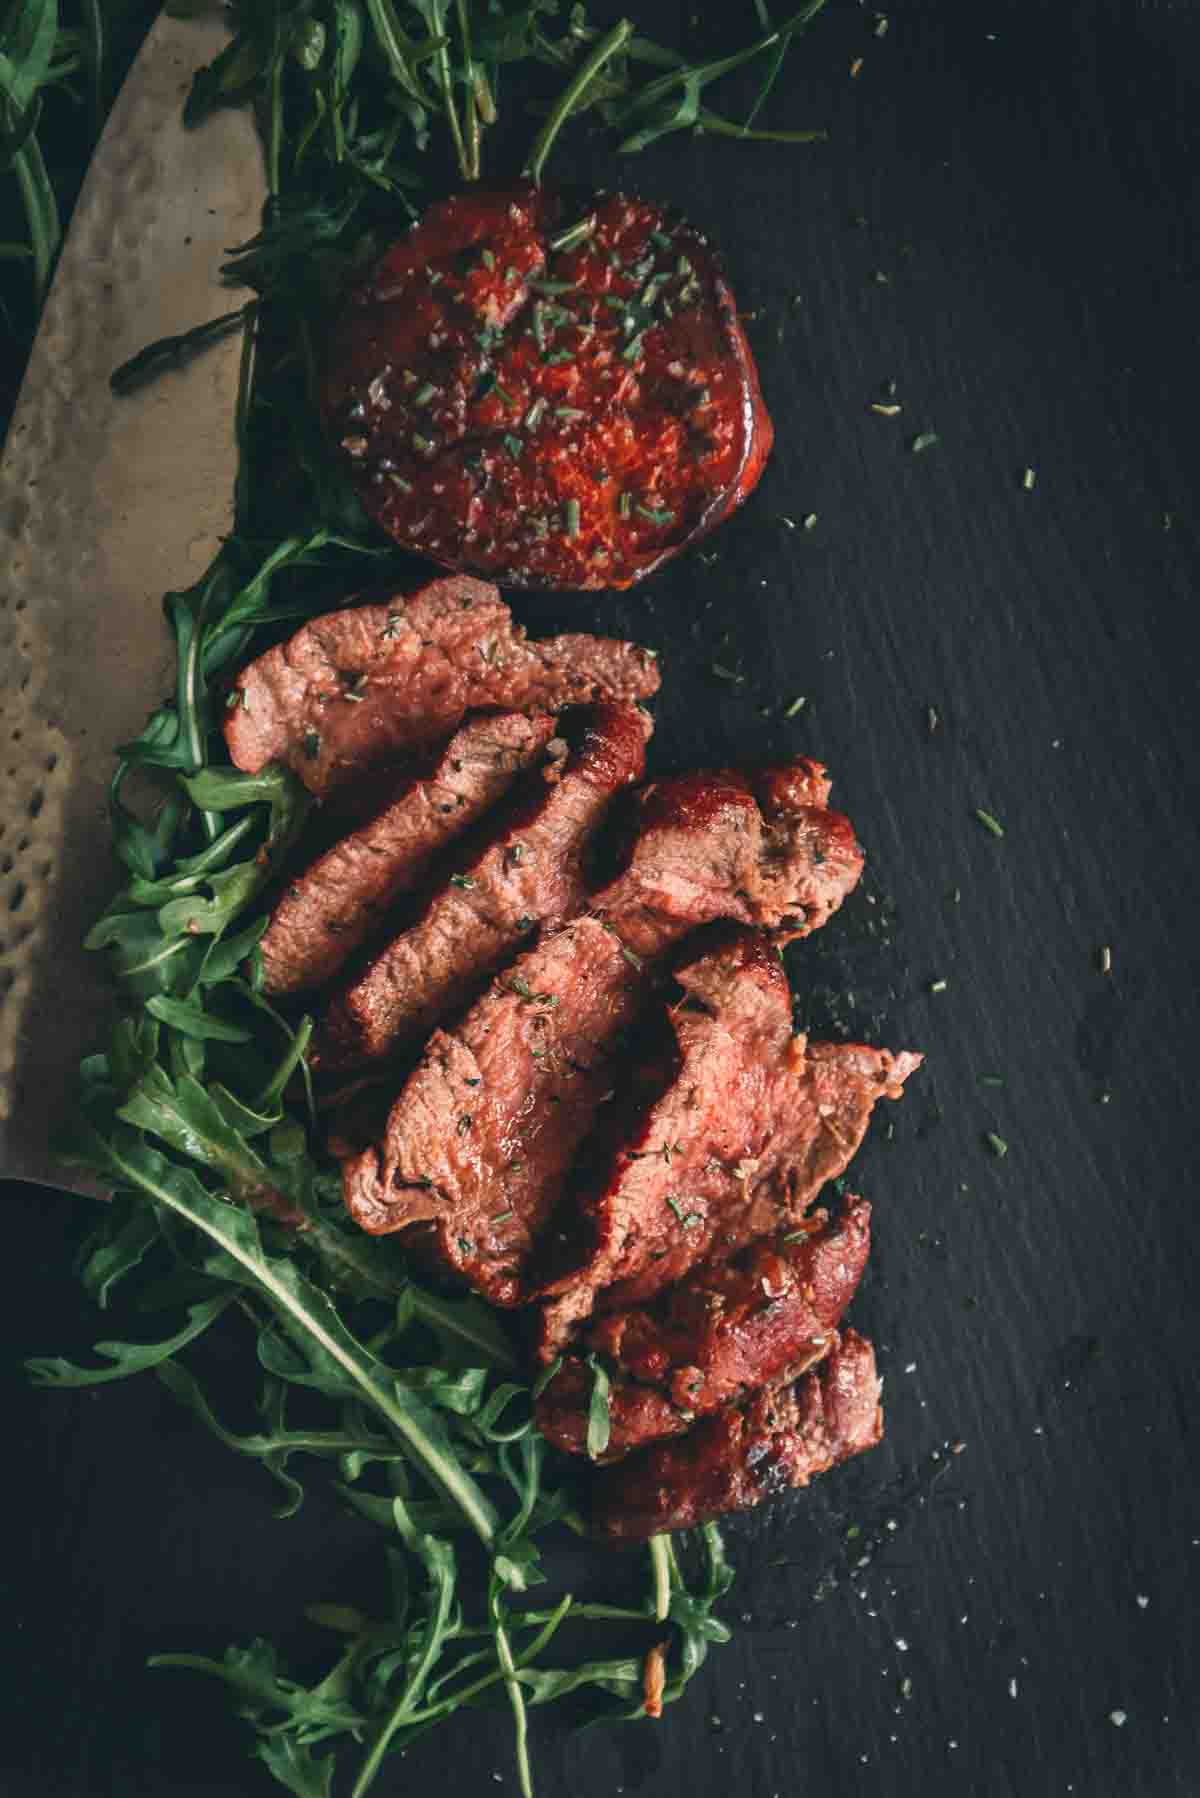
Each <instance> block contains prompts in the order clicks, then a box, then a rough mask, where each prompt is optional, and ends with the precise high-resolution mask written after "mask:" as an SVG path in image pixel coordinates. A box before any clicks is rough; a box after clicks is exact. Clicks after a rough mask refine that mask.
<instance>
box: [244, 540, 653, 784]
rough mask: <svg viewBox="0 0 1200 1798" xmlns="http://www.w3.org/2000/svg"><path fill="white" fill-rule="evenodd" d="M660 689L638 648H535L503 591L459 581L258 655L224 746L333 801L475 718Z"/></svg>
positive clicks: (571, 638)
mask: <svg viewBox="0 0 1200 1798" xmlns="http://www.w3.org/2000/svg"><path fill="white" fill-rule="evenodd" d="M658 686H659V675H658V668H657V666H656V664H655V660H654V657H653V656H652V655H650V654H649V652H648V651H646V650H644V649H639V648H638V647H637V645H636V644H633V643H622V642H619V641H617V640H616V639H613V638H609V637H589V636H586V635H583V634H582V633H571V634H567V635H564V636H559V637H550V638H547V639H546V640H545V641H543V642H541V643H530V642H528V641H527V640H526V638H525V634H524V632H523V631H521V630H520V629H518V628H517V627H516V626H515V625H514V623H513V620H512V614H511V613H510V611H509V609H508V607H507V606H506V605H505V604H504V602H503V600H502V599H501V598H500V595H499V594H498V593H497V591H496V589H495V588H494V587H493V586H490V585H489V584H488V583H487V582H485V581H477V580H472V579H470V578H469V577H466V576H457V577H452V578H446V579H442V580H435V581H431V582H429V584H428V585H427V586H424V587H422V588H420V589H419V590H418V591H417V592H416V593H413V594H410V595H409V596H408V597H407V598H403V597H399V596H398V597H397V598H395V599H393V600H391V601H389V602H388V603H387V604H386V605H369V606H355V607H352V608H351V609H349V610H347V611H344V612H329V613H326V614H325V616H324V617H321V618H314V619H313V620H312V622H311V623H309V624H306V625H304V627H303V628H302V629H301V630H299V631H297V632H296V634H295V636H294V637H292V638H290V639H289V641H288V642H286V643H281V644H279V645H277V646H276V648H274V649H269V650H268V651H267V652H266V654H265V655H261V656H259V657H258V659H257V660H256V661H253V662H251V663H250V664H249V665H248V667H246V668H243V670H242V672H241V673H240V674H239V675H238V676H237V678H236V680H235V681H234V683H233V688H232V690H231V693H230V705H229V708H228V710H227V712H226V714H225V741H226V743H227V744H228V747H229V753H230V756H231V757H232V758H233V762H234V764H235V766H236V767H238V768H241V769H243V770H245V771H246V772H247V773H250V774H256V773H258V771H259V770H260V769H261V768H264V767H265V766H266V765H267V763H268V762H283V763H285V764H286V766H287V767H289V768H290V769H291V770H292V772H293V773H294V774H296V775H297V776H298V777H299V779H300V780H302V781H303V782H304V785H305V786H306V787H307V788H308V789H309V791H310V792H312V793H315V794H317V795H318V796H321V797H325V796H326V795H328V794H330V793H333V792H335V791H336V790H337V789H338V787H340V786H344V785H345V784H346V783H347V782H349V781H352V780H355V779H357V778H358V777H360V776H361V775H363V774H364V773H366V772H367V771H369V770H371V769H375V768H378V767H380V766H385V765H386V764H387V763H388V762H393V761H395V760H396V759H397V757H399V756H401V755H404V754H405V753H408V752H411V751H412V750H414V749H428V748H429V747H430V746H431V745H433V744H436V743H440V742H443V741H444V740H445V738H446V737H447V736H448V735H449V734H450V732H451V731H453V730H455V729H457V727H458V725H459V724H460V723H461V722H462V720H463V717H464V716H465V714H466V713H467V712H469V711H475V710H481V709H483V708H487V707H491V708H499V709H502V710H505V711H548V712H554V711H558V710H560V709H561V708H562V707H563V706H567V705H581V704H590V703H595V702H598V701H601V700H613V701H626V702H633V701H636V700H640V699H649V698H650V697H651V696H652V695H653V694H654V693H656V692H657V691H658Z"/></svg>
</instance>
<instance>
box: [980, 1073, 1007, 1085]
mask: <svg viewBox="0 0 1200 1798" xmlns="http://www.w3.org/2000/svg"><path fill="white" fill-rule="evenodd" d="M979 1084H980V1086H1003V1085H1004V1081H1003V1079H1002V1078H1001V1076H1000V1075H999V1074H980V1076H979Z"/></svg>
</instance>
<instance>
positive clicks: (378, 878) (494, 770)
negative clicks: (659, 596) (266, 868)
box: [259, 712, 555, 993]
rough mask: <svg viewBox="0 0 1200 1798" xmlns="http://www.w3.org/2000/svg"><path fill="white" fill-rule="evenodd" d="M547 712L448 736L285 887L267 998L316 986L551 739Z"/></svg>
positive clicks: (503, 716) (480, 721)
mask: <svg viewBox="0 0 1200 1798" xmlns="http://www.w3.org/2000/svg"><path fill="white" fill-rule="evenodd" d="M554 729H555V721H554V718H553V717H552V716H551V715H550V713H548V712H535V713H534V714H533V716H532V717H526V716H525V714H524V713H523V712H499V713H491V712H485V713H481V714H479V715H477V716H475V717H472V718H469V719H468V720H467V722H466V723H465V724H464V725H463V726H462V727H461V728H460V729H459V730H458V731H456V732H455V734H454V736H453V737H451V739H450V741H449V743H448V744H447V745H446V747H445V749H444V750H443V751H442V753H441V755H440V756H439V757H438V758H437V760H436V762H435V763H434V765H433V767H432V768H431V769H430V770H429V771H428V772H427V773H425V774H422V775H419V776H410V777H408V778H406V779H405V780H403V781H402V782H401V784H400V785H399V787H398V789H397V790H396V791H395V792H394V793H393V795H392V797H391V799H390V800H389V802H388V804H387V805H385V806H384V808H383V810H382V811H380V812H379V813H378V814H377V815H376V816H375V817H373V818H372V819H371V820H370V821H369V822H368V823H366V824H363V825H361V826H360V827H359V828H358V829H355V830H351V831H350V832H349V833H348V834H347V835H346V836H344V837H343V838H342V839H341V841H340V842H337V843H335V844H334V846H333V847H332V848H331V849H329V850H327V851H326V852H325V854H324V855H322V856H319V857H318V859H317V860H316V861H315V862H314V863H313V864H312V866H311V867H310V868H307V869H306V870H305V871H304V873H302V874H299V875H297V876H296V878H295V879H294V880H292V881H290V882H289V883H288V886H287V889H286V891H285V892H284V895H283V897H282V898H281V899H280V901H279V903H278V905H277V906H276V907H275V910H274V912H273V914H272V917H271V922H270V924H269V925H268V927H267V932H266V935H265V936H264V937H263V938H262V941H261V943H260V944H259V948H260V949H261V951H262V958H263V971H264V975H265V980H266V988H267V991H268V992H270V993H296V992H303V991H304V990H305V989H307V988H311V987H316V986H323V985H324V984H325V983H326V981H329V980H332V979H333V977H334V975H335V974H336V973H337V972H338V971H339V969H340V968H342V967H343V966H344V964H345V963H346V962H347V961H348V960H349V958H350V956H351V955H352V954H353V953H354V951H355V950H356V949H358V948H359V947H360V946H361V944H363V943H364V942H366V940H367V938H368V937H370V936H373V935H376V934H377V933H378V930H379V928H380V926H381V925H382V924H383V923H385V922H386V919H387V915H388V912H389V910H390V909H391V908H392V907H393V906H394V905H395V903H396V901H397V899H399V898H400V896H401V895H402V894H404V893H410V892H412V891H413V889H414V888H415V887H416V886H418V885H419V884H420V882H421V880H422V879H423V877H424V876H425V874H426V873H427V872H428V870H429V867H430V864H431V863H432V861H433V860H434V858H435V856H437V855H438V854H439V853H440V852H441V851H442V850H443V849H445V848H446V847H447V846H448V844H450V843H452V842H453V841H454V839H455V838H456V837H458V836H461V835H462V833H463V832H464V831H465V830H466V829H467V828H468V827H469V826H470V825H472V824H474V823H475V822H476V821H477V820H478V819H479V818H480V817H482V815H483V813H484V812H485V811H487V810H488V808H489V807H490V806H493V805H495V804H496V803H497V802H498V801H499V800H500V799H501V798H503V796H504V794H505V793H506V792H507V791H508V789H509V788H510V787H511V786H512V784H513V782H514V781H515V780H516V778H517V776H518V774H520V773H521V772H522V771H523V770H524V769H526V768H528V767H529V766H530V765H531V763H532V762H534V761H535V760H536V759H537V757H538V756H539V755H540V754H541V752H542V751H543V750H544V749H545V747H546V745H547V743H548V742H549V741H550V739H551V737H552V736H553V735H554Z"/></svg>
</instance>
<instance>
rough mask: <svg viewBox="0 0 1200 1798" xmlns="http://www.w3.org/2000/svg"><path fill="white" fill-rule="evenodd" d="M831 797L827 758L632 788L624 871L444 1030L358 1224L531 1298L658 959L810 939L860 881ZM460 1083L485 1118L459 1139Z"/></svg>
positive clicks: (487, 1289)
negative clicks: (692, 950) (702, 934)
mask: <svg viewBox="0 0 1200 1798" xmlns="http://www.w3.org/2000/svg"><path fill="white" fill-rule="evenodd" d="M705 783H707V789H708V790H707V796H706V794H705ZM828 791H829V783H828V781H827V780H826V778H825V773H824V770H823V769H822V768H821V767H820V764H819V763H815V762H809V761H801V762H797V763H795V764H792V765H790V766H788V767H784V768H773V769H764V770H761V771H758V772H756V773H754V774H751V775H749V776H742V775H733V774H729V773H727V772H719V773H716V774H710V775H707V776H701V775H685V776H682V777H681V778H679V779H676V780H663V781H658V782H656V783H654V784H653V785H652V786H651V787H649V788H647V789H646V790H645V791H644V792H643V793H641V794H639V795H636V796H635V799H636V804H635V808H634V824H635V827H636V834H631V835H630V839H629V841H628V842H627V844H626V853H627V857H628V866H627V867H626V869H625V871H624V872H623V873H622V874H621V875H620V876H619V877H618V878H617V879H616V880H615V881H613V882H612V883H611V884H610V885H609V886H607V887H605V888H604V889H603V890H602V891H601V892H599V893H597V894H596V895H595V896H594V898H593V900H592V905H593V907H594V908H595V909H596V911H597V912H598V913H599V914H600V915H599V916H598V917H585V918H578V919H576V920H575V921H574V922H573V923H570V924H568V925H567V926H566V927H565V929H564V930H562V931H560V932H558V933H556V934H554V935H545V936H543V937H542V939H541V940H540V941H539V942H538V943H537V945H536V946H535V947H534V948H532V949H530V950H529V951H528V952H527V953H526V954H525V955H523V956H521V957H519V958H518V960H517V961H516V963H515V964H514V965H513V967H512V968H511V970H510V971H509V972H508V973H507V974H505V975H503V976H501V977H500V978H499V979H498V980H496V981H494V982H493V984H492V986H491V987H490V989H489V990H488V992H487V993H486V994H485V995H484V997H483V998H482V999H481V1000H479V1001H478V1002H477V1004H476V1005H475V1006H474V1007H473V1008H472V1009H471V1010H470V1011H469V1012H468V1013H467V1014H466V1016H465V1018H463V1019H462V1020H461V1021H460V1022H459V1023H457V1024H456V1025H454V1026H452V1027H450V1028H446V1029H442V1030H438V1031H436V1032H435V1033H434V1035H433V1036H432V1038H431V1039H430V1041H429V1044H428V1046H427V1048H426V1051H425V1054H424V1056H423V1057H422V1060H421V1062H420V1064H419V1066H418V1067H417V1069H416V1070H415V1072H414V1073H413V1074H412V1076H411V1077H410V1078H409V1080H408V1082H407V1084H406V1085H405V1086H404V1087H403V1088H402V1090H401V1092H400V1094H399V1096H398V1098H397V1100H396V1103H395V1105H394V1106H393V1109H392V1113H391V1116H390V1118H389V1120H388V1126H387V1131H386V1133H385V1135H384V1138H383V1142H382V1145H381V1147H380V1148H379V1149H375V1148H370V1149H367V1150H366V1151H364V1152H363V1153H362V1154H361V1155H360V1156H358V1157H357V1158H356V1159H355V1160H353V1161H350V1162H348V1163H347V1165H346V1167H345V1168H344V1170H343V1174H344V1182H345V1196H346V1203H347V1205H348V1206H349V1208H350V1211H351V1213H352V1214H353V1216H354V1217H355V1219H356V1220H357V1222H358V1223H360V1224H361V1225H362V1227H363V1228H364V1229H366V1230H370V1231H373V1232H376V1233H382V1232H386V1231H390V1230H407V1229H412V1231H413V1238H414V1246H415V1242H416V1240H417V1239H418V1238H419V1239H420V1241H421V1242H422V1243H423V1245H424V1247H425V1248H426V1249H427V1250H428V1251H429V1252H430V1253H431V1254H433V1255H434V1257H435V1258H436V1259H438V1260H439V1261H440V1262H441V1263H442V1264H443V1265H444V1266H446V1267H449V1268H451V1269H452V1270H454V1271H455V1272H456V1273H458V1274H459V1275H461V1276H462V1277H463V1278H464V1279H466V1280H467V1281H469V1283H470V1284H471V1285H472V1286H474V1287H475V1288H476V1289H477V1290H478V1291H480V1292H482V1293H484V1294H485V1296H486V1297H488V1298H490V1299H491V1300H492V1302H493V1303H494V1304H504V1305H512V1304H518V1303H520V1302H521V1299H522V1297H523V1296H528V1271H527V1270H528V1263H529V1260H530V1256H531V1253H532V1251H533V1249H534V1247H535V1245H536V1244H537V1242H538V1239H539V1237H540V1236H541V1234H542V1231H543V1229H544V1227H545V1224H546V1221H547V1218H548V1216H549V1213H550V1211H551V1210H552V1208H553V1206H554V1205H555V1203H556V1201H557V1199H558V1197H559V1194H560V1191H561V1186H562V1181H563V1179H564V1177H565V1175H566V1173H567V1170H568V1169H569V1167H570V1166H571V1163H572V1161H573V1160H574V1159H575V1156H576V1154H577V1152H578V1150H579V1148H580V1145H581V1144H582V1143H583V1142H584V1140H585V1138H586V1137H587V1134H588V1132H589V1130H590V1129H591V1127H592V1124H593V1122H594V1120H595V1118H596V1114H597V1110H598V1108H599V1106H600V1105H601V1103H602V1102H603V1100H604V1099H605V1097H606V1096H607V1095H608V1093H609V1092H610V1091H611V1089H612V1087H613V1084H614V1080H615V1070H614V1058H615V1057H616V1055H617V1053H618V1043H619V1039H620V1038H621V1035H622V1033H623V1032H624V1031H625V1030H627V1029H628V1028H629V1026H630V1025H631V1024H632V1023H633V1021H634V1019H635V1017H636V1016H637V1013H638V1011H639V1009H640V1007H641V1006H642V1005H643V1003H644V1002H645V999H646V995H647V991H648V989H649V988H650V986H651V985H652V983H653V980H654V978H655V971H656V968H657V967H661V963H662V961H663V958H664V957H665V956H666V955H667V954H668V952H669V951H670V950H671V949H672V948H673V947H674V946H675V945H677V944H678V943H679V941H680V939H681V938H682V937H684V936H686V935H687V934H688V933H689V931H691V930H692V929H693V927H695V926H696V925H700V924H704V923H706V922H707V921H709V920H712V919H715V918H722V917H730V916H732V917H735V918H742V919H744V920H746V921H747V922H755V923H761V924H763V925H766V926H767V927H768V928H770V929H772V930H774V931H775V932H776V933H777V936H776V940H786V939H787V937H789V936H791V935H794V934H797V933H801V934H802V933H803V932H804V931H806V930H811V929H815V928H816V926H817V925H818V924H819V923H822V922H823V921H824V919H825V917H826V916H827V915H828V913H829V911H830V910H832V909H833V906H834V904H835V903H836V902H837V901H839V900H840V899H841V898H842V897H844V895H845V894H846V893H847V892H848V891H849V890H850V888H851V887H852V886H853V884H854V882H855V880H856V879H857V878H858V873H859V870H860V869H861V866H862V855H861V852H860V851H859V849H858V847H857V844H856V843H855V842H854V837H853V832H852V831H851V829H850V826H849V824H848V823H847V822H846V820H845V819H844V818H842V817H841V816H840V815H839V814H838V813H836V812H831V811H828V810H827V809H825V808H824V805H823V801H824V799H825V798H826V797H827V795H828ZM756 792H757V793H758V794H759V795H760V796H761V798H760V799H759V800H756V798H755V796H754V795H755V793H756ZM835 882H837V883H839V884H836V885H835ZM517 982H519V984H514V983H517ZM525 993H548V994H550V995H552V997H553V999H554V1001H555V1003H554V1004H553V1005H552V1006H549V1005H547V1006H537V1005H534V1004H531V1003H530V1001H529V1000H528V999H527V998H526V997H525V996H524V994H525ZM470 1082H477V1083H478V1084H477V1085H474V1086H471V1085H469V1083H470ZM464 1085H466V1086H467V1090H468V1091H470V1092H471V1093H473V1095H474V1099H475V1103H474V1104H473V1106H472V1107H471V1115H472V1117H473V1118H474V1119H476V1123H475V1125H474V1126H473V1128H472V1129H471V1131H470V1133H469V1135H463V1136H459V1135H458V1134H457V1132H456V1129H455V1121H456V1119H457V1117H458V1116H459V1114H460V1112H461V1110H462V1100H463V1088H464ZM497 1216H499V1217H500V1218H501V1219H502V1220H503V1221H502V1224H501V1225H499V1226H497V1225H496V1224H495V1221H494V1220H495V1219H496V1217H497Z"/></svg>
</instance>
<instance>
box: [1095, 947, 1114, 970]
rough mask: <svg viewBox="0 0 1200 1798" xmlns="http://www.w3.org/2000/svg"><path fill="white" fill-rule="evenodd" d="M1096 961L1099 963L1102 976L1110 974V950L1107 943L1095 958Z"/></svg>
mask: <svg viewBox="0 0 1200 1798" xmlns="http://www.w3.org/2000/svg"><path fill="white" fill-rule="evenodd" d="M1097 959H1098V961H1099V963H1100V972H1101V973H1102V974H1111V973H1112V950H1111V949H1110V948H1109V946H1108V944H1107V943H1105V945H1104V947H1103V949H1101V951H1100V954H1099V956H1098V957H1097Z"/></svg>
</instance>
